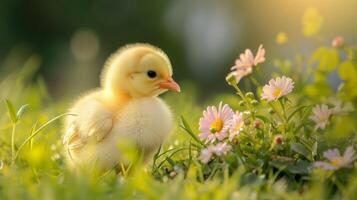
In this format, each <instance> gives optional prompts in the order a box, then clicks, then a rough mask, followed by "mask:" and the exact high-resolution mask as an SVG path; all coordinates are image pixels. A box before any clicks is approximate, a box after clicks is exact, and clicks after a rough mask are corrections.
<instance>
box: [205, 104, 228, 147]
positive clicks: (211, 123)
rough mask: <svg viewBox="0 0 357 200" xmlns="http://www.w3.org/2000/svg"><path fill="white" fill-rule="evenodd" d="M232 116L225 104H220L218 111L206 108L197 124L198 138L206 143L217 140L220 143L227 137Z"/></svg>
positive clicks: (211, 107)
mask: <svg viewBox="0 0 357 200" xmlns="http://www.w3.org/2000/svg"><path fill="white" fill-rule="evenodd" d="M233 114H234V113H233V110H232V109H231V108H230V107H229V106H228V105H227V104H224V105H223V103H222V102H221V103H220V104H219V106H218V109H217V108H216V107H215V106H209V107H207V110H205V111H203V117H201V119H200V122H199V131H200V134H199V138H200V139H201V140H202V141H206V143H207V142H214V141H216V140H217V139H218V140H219V141H222V140H223V139H224V138H225V137H226V136H227V131H228V129H229V125H230V120H231V118H232V116H233Z"/></svg>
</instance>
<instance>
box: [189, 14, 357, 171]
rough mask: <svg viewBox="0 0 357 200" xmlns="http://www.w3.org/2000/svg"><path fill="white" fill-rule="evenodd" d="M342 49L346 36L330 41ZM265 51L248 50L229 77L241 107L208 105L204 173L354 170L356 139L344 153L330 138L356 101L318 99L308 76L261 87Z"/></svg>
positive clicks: (201, 149) (202, 132) (201, 155)
mask: <svg viewBox="0 0 357 200" xmlns="http://www.w3.org/2000/svg"><path fill="white" fill-rule="evenodd" d="M311 12H312V11H311ZM312 14H313V13H312ZM314 15H315V14H314ZM306 31H307V30H306ZM311 31H312V30H311ZM307 32H308V31H307ZM309 34H310V33H309ZM343 45H344V39H343V38H342V37H336V38H335V39H334V40H333V42H332V47H333V48H341V47H342V46H343ZM318 51H319V50H318ZM265 53H266V50H265V49H264V48H263V45H260V46H259V48H258V51H257V53H256V55H255V56H254V55H253V53H252V51H251V50H250V49H246V50H245V51H244V53H242V54H240V56H239V58H238V59H237V60H236V61H235V65H234V66H233V67H231V70H232V71H231V72H230V73H229V74H228V75H227V77H226V81H227V83H228V84H229V85H230V86H232V87H233V88H234V89H235V92H236V94H237V95H238V98H237V100H238V102H239V103H238V105H239V106H238V107H237V105H232V106H230V105H228V104H225V103H223V102H222V101H221V102H220V103H219V105H218V106H214V105H213V106H208V107H207V108H206V110H204V111H203V115H202V117H201V118H200V119H199V133H198V135H197V136H198V137H197V138H196V141H197V142H198V143H199V145H198V146H197V147H198V153H197V158H198V160H199V161H200V163H201V164H202V165H203V168H204V171H205V173H206V175H207V176H208V177H209V176H211V175H212V174H215V173H216V171H215V170H216V169H217V168H220V167H221V168H222V171H224V168H225V167H228V168H229V169H230V170H233V171H234V169H235V168H237V167H238V166H244V167H245V169H246V170H247V171H248V172H250V173H251V172H254V173H256V174H264V175H267V174H268V173H271V170H282V171H283V173H285V174H300V175H308V174H311V173H313V171H314V169H317V168H323V169H325V170H328V171H331V170H332V171H336V170H339V169H342V168H345V169H350V168H353V163H354V162H355V161H356V159H357V154H356V152H355V150H354V148H355V147H354V145H355V144H354V143H353V141H348V140H346V141H345V143H344V145H346V146H347V147H346V150H345V153H344V154H343V155H340V152H339V150H338V149H337V148H333V147H334V146H335V147H338V145H337V144H334V142H330V141H328V138H327V135H328V134H329V133H330V132H332V131H336V129H335V128H334V126H336V122H335V121H336V120H340V119H343V117H344V116H348V115H349V114H350V113H351V112H354V108H353V107H354V106H353V103H351V102H350V101H349V100H348V99H344V98H340V96H339V95H341V93H338V94H337V95H336V96H334V97H326V98H321V99H316V98H315V99H314V98H313V96H311V95H309V91H308V89H306V88H309V87H310V86H309V85H308V84H309V83H306V82H304V79H303V78H301V77H300V76H299V75H301V76H303V75H304V74H303V73H302V72H298V71H294V70H291V73H288V74H284V75H281V76H276V75H275V77H274V78H271V80H269V81H268V82H267V83H266V84H265V85H260V83H259V81H258V80H257V79H258V78H257V79H256V78H255V77H254V76H253V75H254V71H255V70H259V69H260V68H257V69H255V70H254V68H255V67H256V66H258V65H260V64H263V63H264V62H265V61H266V58H265ZM315 54H316V53H315ZM313 57H314V56H313ZM313 59H315V58H313ZM313 59H312V60H313ZM244 77H249V79H246V80H247V81H252V82H254V83H253V85H255V86H256V89H257V90H256V91H255V92H253V91H248V92H244V91H243V90H242V89H241V87H240V85H241V82H242V80H243V79H244ZM259 79H262V78H259ZM244 81H245V80H244ZM319 84H321V83H319ZM306 85H308V86H306ZM302 92H303V93H305V92H306V93H305V94H306V96H304V94H301V93H302ZM233 108H234V109H233ZM186 125H187V124H186ZM352 130H353V129H352ZM352 130H351V131H352ZM193 137H195V136H194V135H193ZM331 148H333V149H331ZM324 158H326V159H327V160H326V161H325V160H324ZM213 169H214V170H213ZM210 170H211V171H210Z"/></svg>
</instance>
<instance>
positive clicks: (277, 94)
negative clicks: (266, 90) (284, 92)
mask: <svg viewBox="0 0 357 200" xmlns="http://www.w3.org/2000/svg"><path fill="white" fill-rule="evenodd" d="M280 94H281V88H275V90H274V91H273V93H272V95H273V96H274V97H275V98H277V97H279V96H280Z"/></svg>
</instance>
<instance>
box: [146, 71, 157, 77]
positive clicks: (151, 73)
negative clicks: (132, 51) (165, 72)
mask: <svg viewBox="0 0 357 200" xmlns="http://www.w3.org/2000/svg"><path fill="white" fill-rule="evenodd" d="M147 75H148V77H149V78H155V77H156V76H157V75H156V72H155V71H153V70H149V71H148V72H147Z"/></svg>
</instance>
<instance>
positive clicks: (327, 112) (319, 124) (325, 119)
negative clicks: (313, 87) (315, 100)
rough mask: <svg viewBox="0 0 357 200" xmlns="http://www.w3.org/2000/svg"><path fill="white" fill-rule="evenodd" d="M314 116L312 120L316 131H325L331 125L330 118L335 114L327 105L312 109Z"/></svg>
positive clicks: (311, 117)
mask: <svg viewBox="0 0 357 200" xmlns="http://www.w3.org/2000/svg"><path fill="white" fill-rule="evenodd" d="M312 113H313V115H312V116H310V119H311V120H312V121H314V122H315V124H316V125H315V129H316V130H317V129H325V128H326V126H327V125H328V124H329V119H330V116H331V115H332V113H333V110H332V109H329V108H328V107H327V105H326V104H322V105H317V106H315V107H314V108H313V109H312Z"/></svg>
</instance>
